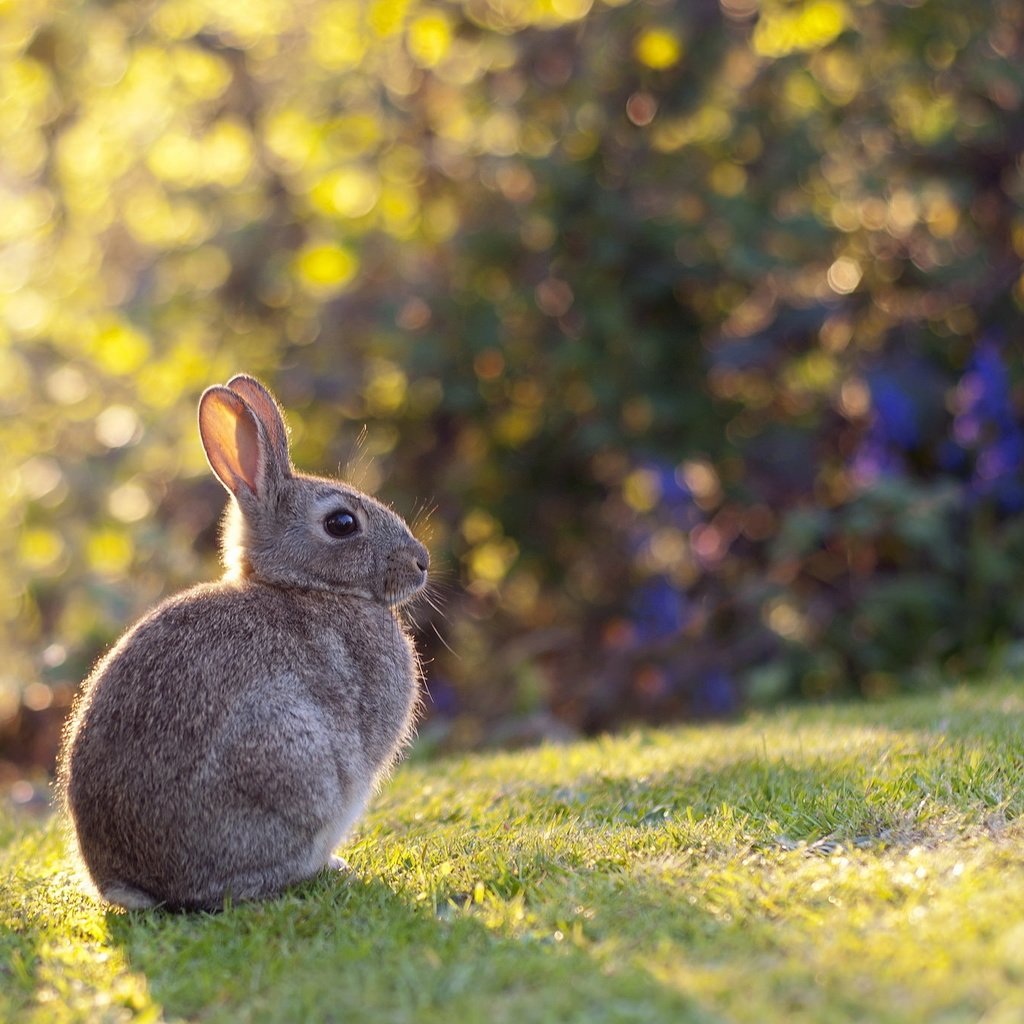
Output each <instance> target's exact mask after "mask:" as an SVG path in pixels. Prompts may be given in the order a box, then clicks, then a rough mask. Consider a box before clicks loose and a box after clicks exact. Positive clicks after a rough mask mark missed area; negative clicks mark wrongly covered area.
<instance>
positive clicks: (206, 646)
mask: <svg viewBox="0 0 1024 1024" xmlns="http://www.w3.org/2000/svg"><path fill="white" fill-rule="evenodd" d="M199 432H200V435H201V437H202V441H203V447H204V448H205V449H206V456H207V458H208V459H209V462H210V466H211V467H212V468H213V471H214V473H215V474H216V475H217V477H218V479H219V480H220V481H221V483H222V484H224V486H225V487H226V488H227V489H228V491H229V492H230V493H231V495H232V497H233V499H234V500H233V501H232V502H231V503H230V507H229V510H228V516H227V519H226V524H225V531H224V543H223V549H224V550H223V557H224V563H225V567H226V572H225V575H224V577H223V578H222V579H221V580H220V581H219V582H217V583H207V584H200V585H199V586H197V587H194V588H192V589H191V590H188V591H186V592H185V593H182V594H179V595H177V596H175V597H172V598H170V599H169V600H167V601H165V602H164V603H163V604H161V605H160V606H159V607H157V608H156V609H155V610H154V611H152V612H150V614H148V615H147V616H146V617H145V618H143V619H142V620H141V621H140V622H138V623H136V624H135V625H134V626H133V627H132V628H131V629H129V630H128V632H126V633H125V634H124V636H122V637H121V639H120V640H119V641H118V642H117V644H116V645H115V646H114V648H113V650H111V651H110V652H109V653H108V654H107V655H106V656H105V657H104V658H103V659H102V660H101V661H100V662H99V664H98V665H97V666H96V668H95V670H94V671H93V673H92V675H91V676H90V677H89V678H88V679H87V680H86V682H85V685H84V687H83V690H82V693H81V696H80V697H79V699H78V701H77V704H76V706H75V708H74V711H73V713H72V716H71V719H70V720H69V722H68V725H67V727H66V729H65V734H64V743H63V747H62V752H61V756H60V762H59V769H58V786H59V789H60V791H61V793H62V796H63V799H64V802H65V805H66V807H67V809H68V811H69V812H70V817H71V820H72V822H73V826H74V831H75V836H76V839H77V842H78V848H79V850H80V852H81V856H82V860H83V861H84V863H85V866H86V868H87V869H88V871H89V874H90V876H91V877H92V880H93V882H94V883H95V885H96V887H97V889H99V891H100V893H101V894H102V895H103V896H104V897H105V898H106V899H108V900H109V901H110V902H112V903H117V904H120V905H121V906H123V907H129V908H142V907H153V906H157V905H160V904H163V905H166V906H168V907H172V908H180V909H193V908H195V909H201V908H205V909H216V908H218V907H220V906H222V905H223V901H224V899H225V898H226V897H230V898H232V899H235V900H246V899H258V898H260V897H264V896H269V895H271V894H272V893H275V892H277V891H279V890H280V889H282V888H283V887H284V886H287V885H289V884H291V883H293V882H297V881H299V880H301V879H304V878H309V877H310V876H312V875H314V874H316V873H317V872H319V871H320V870H322V869H323V868H325V867H327V866H331V865H333V866H342V865H344V862H343V861H339V860H337V859H336V858H334V857H332V852H333V851H334V849H335V848H336V847H337V846H338V844H339V843H340V842H341V841H342V839H344V837H345V835H346V834H347V832H348V831H349V829H350V828H351V827H352V824H353V823H354V822H355V820H356V819H357V818H358V817H359V815H360V813H361V812H362V810H363V808H364V806H365V805H366V801H367V799H368V798H369V796H370V794H371V793H372V792H373V789H374V787H375V785H376V784H377V782H378V781H379V780H380V778H381V776H382V775H383V774H384V773H385V772H387V770H388V769H389V768H390V767H391V765H392V764H393V763H394V761H395V759H396V757H397V755H398V753H399V751H400V749H401V748H402V746H403V744H404V743H406V742H407V740H408V738H409V736H410V732H411V729H412V724H413V717H414V709H415V707H416V704H417V698H418V682H417V678H418V671H417V661H416V656H415V653H414V650H413V647H412V644H411V642H410V639H409V637H408V636H407V634H406V632H405V630H404V629H403V627H402V624H401V623H400V622H399V620H398V618H397V617H396V615H395V609H396V608H397V606H398V605H400V604H402V603H403V602H404V601H406V600H408V599H409V598H410V597H412V596H413V595H414V594H416V593H417V592H418V591H419V590H420V589H421V588H422V587H423V586H424V584H425V583H426V579H427V567H428V564H429V558H428V555H427V550H426V548H425V547H424V546H423V545H422V544H421V543H420V542H419V541H417V540H416V539H415V537H413V535H412V534H411V533H410V531H409V528H408V526H407V525H406V524H405V522H404V521H403V520H402V519H400V518H399V517H398V516H397V515H396V514H395V513H394V512H392V511H390V510H389V509H387V508H385V507H384V506H383V505H382V504H380V502H378V501H376V500H374V499H373V498H371V497H369V496H368V495H366V494H363V493H361V492H360V491H357V490H355V489H354V488H351V487H347V486H345V485H344V484H341V483H338V482H336V481H334V480H328V479H323V478H320V477H314V476H307V475H306V474H303V473H298V472H296V471H295V470H294V469H293V467H292V465H291V461H290V458H289V451H288V435H287V431H286V428H285V425H284V420H283V419H282V417H281V412H280V410H279V409H278V406H277V403H276V402H275V401H274V398H273V396H271V394H270V393H269V392H268V391H267V390H266V389H265V388H264V387H263V385H261V384H260V383H259V382H258V381H256V380H254V379H253V378H252V377H247V376H238V377H235V378H233V379H232V380H230V381H228V384H227V386H226V387H220V386H216V387H211V388H208V389H207V390H206V391H205V392H204V394H203V396H202V398H201V399H200V401H199Z"/></svg>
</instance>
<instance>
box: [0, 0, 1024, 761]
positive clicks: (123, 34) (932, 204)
mask: <svg viewBox="0 0 1024 1024" xmlns="http://www.w3.org/2000/svg"><path fill="white" fill-rule="evenodd" d="M2 31H3V33H4V37H3V38H4V46H5V48H6V51H7V52H8V54H10V55H11V59H10V60H9V61H8V62H7V65H6V69H5V71H4V74H5V76H6V82H5V87H6V88H5V92H6V93H7V94H8V95H9V97H10V102H9V105H8V113H7V114H5V116H4V119H3V121H2V123H0V135H2V140H0V141H2V143H3V145H4V150H5V159H6V163H7V168H8V169H7V171H6V172H5V173H6V177H5V181H4V185H3V192H2V195H0V207H2V208H3V211H4V216H3V217H2V218H0V223H2V224H3V228H2V230H3V232H4V234H5V241H6V242H7V243H8V248H7V251H6V256H5V258H4V261H3V264H2V268H0V281H2V286H0V293H2V295H0V306H2V316H3V322H4V324H5V325H6V326H5V328H4V330H5V331H6V337H7V339H8V343H7V344H6V345H5V346H4V347H3V348H0V375H2V379H3V380H4V381H5V389H4V396H3V399H2V401H3V409H4V413H5V416H4V418H3V423H2V426H0V431H2V437H0V448H2V450H3V452H4V456H3V457H4V459H5V460H6V463H7V468H8V469H9V470H11V471H13V472H12V473H11V476H10V478H11V479H12V481H13V483H12V484H11V486H10V487H8V488H7V490H6V492H5V496H4V497H3V499H2V502H3V505H2V507H3V512H4V515H5V517H6V521H7V524H8V527H9V528H8V529H7V530H6V531H3V534H2V535H0V559H2V564H3V566H4V572H3V574H2V578H3V581H4V582H3V584H2V586H3V593H2V595H0V596H2V602H3V609H4V620H5V622H6V626H5V627H4V628H5V630H6V637H5V638H6V639H7V641H8V643H9V646H10V647H11V649H12V650H13V651H14V652H15V654H14V655H13V656H12V658H11V659H10V661H9V663H8V665H7V667H6V673H7V678H6V681H5V682H4V684H3V686H2V687H0V692H2V693H3V694H4V695H5V696H4V698H3V699H4V700H5V701H6V703H5V704H4V706H3V708H0V718H2V717H4V715H6V716H7V717H8V719H10V717H11V716H12V715H15V714H21V715H22V716H24V715H28V714H31V713H35V712H39V713H43V712H45V709H46V708H47V707H48V706H50V705H53V706H55V707H58V708H60V707H61V706H62V705H63V704H64V703H66V700H67V699H68V695H69V694H70V692H71V690H72V688H73V686H74V685H75V684H76V683H77V681H78V680H79V679H80V678H81V676H82V675H83V674H84V672H85V671H86V670H87V668H88V664H89V663H90V661H91V660H92V659H93V658H94V657H95V655H96V654H97V652H98V651H99V650H101V649H102V648H103V647H104V646H105V645H107V644H108V643H110V642H111V640H112V639H113V638H114V637H115V636H116V634H117V632H118V631H119V630H120V629H121V628H122V626H123V625H124V623H125V621H126V620H127V619H129V618H130V617H131V616H132V615H134V614H137V613H139V612H141V611H142V610H143V609H144V608H145V607H147V606H148V605H149V604H150V603H151V602H152V601H154V600H155V599H157V598H158V597H159V596H160V595H161V594H163V593H166V592H167V591H168V590H172V589H174V588H176V587H178V586H180V585H183V584H185V583H187V582H190V581H192V580H194V579H196V578H199V577H203V576H207V575H209V573H210V572H211V569H212V566H213V561H214V539H215V529H214V520H215V517H216V514H217V510H218V508H219V507H220V505H221V503H222V500H223V495H222V492H221V491H220V489H219V488H218V487H217V485H216V484H215V483H213V482H212V481H211V480H210V479H209V477H208V474H207V473H206V471H205V469H204V466H203V462H202V455H201V452H200V449H199V446H198V444H197V443H196V438H195V430H194V426H193V403H194V400H195V398H196V397H197V395H198V392H199V391H200V390H201V388H202V387H203V386H205V385H206V384H207V383H209V382H211V381H213V380H220V379H224V378H226V377H228V376H229V375H230V374H231V373H233V372H235V371H237V370H240V369H245V370H248V371H250V372H255V373H257V374H259V375H261V376H263V377H264V378H265V379H267V380H268V382H269V383H270V384H271V385H273V386H274V387H275V388H276V389H277V390H278V392H279V394H280V396H281V398H282V400H283V402H284V404H285V406H286V408H287V409H288V410H289V412H290V420H291V424H292V426H293V429H294V441H295V448H296V457H297V461H298V462H299V464H300V465H303V466H309V467H317V468H322V467H326V468H328V469H330V468H332V467H334V466H337V465H342V464H346V463H348V462H349V461H350V460H351V459H352V457H353V455H354V454H355V453H356V451H357V450H358V452H360V453H361V455H362V456H365V458H362V459H360V460H358V461H359V462H360V463H361V464H362V478H361V479H362V483H364V484H365V485H366V486H368V487H370V488H374V487H377V486H382V487H383V493H384V494H385V495H386V496H387V497H389V498H390V499H392V500H394V501H395V502H396V504H397V505H398V507H399V508H401V509H402V510H403V511H411V510H412V509H414V508H415V507H416V502H417V501H423V502H426V507H427V508H429V509H431V510H432V511H431V513H430V515H429V517H428V518H429V529H430V530H431V531H432V545H433V547H434V549H435V553H436V555H437V556H439V558H440V560H441V561H442V562H446V563H447V564H448V566H449V567H450V568H449V572H450V576H449V579H450V581H451V582H450V586H449V597H450V600H449V602H448V612H447V617H446V618H442V617H435V616H434V613H433V611H430V610H429V609H427V610H426V611H423V610H421V612H420V613H419V614H418V618H419V620H420V626H421V629H422V631H423V637H424V643H425V646H426V649H427V653H428V657H429V663H428V676H429V680H430V683H431V691H432V694H433V700H434V702H435V708H436V710H437V711H438V712H440V713H442V714H441V717H442V718H444V719H445V720H447V721H450V722H452V723H454V730H453V731H452V733H451V741H452V742H472V741H474V740H475V739H477V738H478V737H479V735H480V731H479V723H480V722H481V721H488V720H493V719H495V718H497V717H499V716H502V715H508V714H512V713H515V714H519V715H531V714H532V713H534V712H538V711H540V712H554V714H555V715H556V716H558V717H559V718H561V719H563V720H566V721H568V722H570V723H572V724H573V725H576V726H579V727H583V728H588V729H595V728H602V727H605V726H608V725H612V724H614V723H616V722H618V721H620V720H621V719H622V718H623V717H635V716H638V715H639V716H650V717H663V716H665V715H679V714H687V715H694V714H698V715H705V714H722V713H727V712H729V711H730V710H732V709H733V708H734V707H736V706H737V704H738V702H739V701H740V700H741V699H742V697H743V696H744V694H745V693H748V692H752V693H753V694H754V695H758V696H760V697H761V698H764V699H768V698H769V697H779V696H782V695H791V694H795V693H804V694H808V695H818V694H823V693H837V692H849V691H855V690H858V689H860V690H862V691H866V692H870V693H875V692H878V691H880V690H882V689H886V688H891V687H895V686H905V685H911V686H912V685H919V684H920V685H924V684H926V683H927V681H928V680H929V679H930V678H931V677H932V674H933V672H934V670H935V669H936V667H937V666H942V665H948V666H952V667H953V668H955V669H956V670H958V671H959V670H961V669H962V668H965V667H970V666H971V665H973V664H976V663H978V662H979V661H982V660H984V659H985V658H986V657H987V654H986V652H987V651H989V650H990V648H991V645H992V644H993V642H997V641H1003V640H1010V639H1012V638H1014V637H1016V636H1018V635H1019V634H1020V621H1021V617H1022V604H1021V600H1022V598H1021V592H1020V586H1019V585H1018V583H1017V580H1018V579H1020V578H1021V576H1022V573H1021V572H1020V569H1021V568H1022V565H1021V561H1022V554H1021V542H1020V531H1021V526H1020V519H1019V512H1020V510H1021V508H1022V506H1024V485H1022V484H1021V482H1020V470H1021V467H1022V461H1024V434H1022V432H1021V409H1020V406H1021V391H1020V385H1019V383H1018V374H1017V372H1016V368H1015V362H1016V361H1015V360H1014V359H1012V358H1011V357H1010V353H1011V352H1013V351H1014V349H1013V346H1014V345H1015V344H1016V342H1017V340H1018V339H1019V338H1020V337H1021V314H1022V306H1024V294H1022V286H1021V277H1020V266H1021V255H1022V253H1024V216H1022V213H1021V204H1022V198H1024V171H1022V167H1021V164H1020V160H1019V154H1020V151H1021V141H1022V140H1021V129H1020V125H1021V119H1020V107H1021V96H1022V91H1024V71H1022V68H1024V61H1022V59H1021V32H1022V24H1021V15H1020V11H1019V9H1018V6H1017V5H1015V4H1013V3H1010V2H1008V0H1003V2H994V0H993V2H982V3H978V4H974V5H972V6H971V7H970V9H965V8H964V7H963V5H962V4H959V3H953V2H952V0H926V2H923V3H916V4H906V5H905V4H902V3H897V2H892V3H877V4H871V5H860V4H853V3H847V2H843V0H806V2H795V3H783V2H781V0H762V2H760V3H755V2H753V0H749V2H748V0H722V3H721V4H719V3H717V2H710V0H700V2H697V3H693V2H689V3H675V4H673V3H654V2H647V3H643V2H633V3H624V4H619V3H595V4H593V5H591V4H590V3H589V2H587V0H567V2H563V0H558V2H554V0H551V2H548V0H515V2H506V0H466V2H464V3H460V4H441V3H434V2H430V0H409V2H405V3H397V2H393V0H376V2H374V3H372V4H370V5H369V6H366V5H363V4H361V3H358V2H357V0H311V2H310V3H307V4H304V5H302V6H301V8H294V9H293V8H292V7H291V6H289V5H278V4H274V3H271V2H269V0H255V2H254V3H252V4H248V5H245V7H244V8H238V9H237V10H236V9H235V8H233V7H232V6H231V5H219V8H214V7H206V6H203V5H199V4H190V3H184V2H180V0H154V2H152V3H149V4H100V3H86V4H81V5H75V6H72V7H67V6H65V5H61V4H56V3H54V4H45V3H40V4H33V5H21V6H20V7H18V9H17V10H16V11H15V12H14V13H13V14H12V15H11V18H10V19H9V20H8V23H7V24H6V26H5V27H4V29H3V30H2ZM1011 366H1013V367H1014V369H1013V370H1012V371H1011V369H1010V367H1011ZM362 424H365V434H364V435H363V439H362V441H361V442H359V443H357V441H356V438H357V435H358V431H359V427H360V425H362ZM437 633H441V634H444V636H445V638H446V640H447V642H448V644H450V645H451V647H452V648H453V649H454V650H455V651H456V652H458V657H453V656H451V655H450V654H449V653H448V652H447V650H446V649H445V648H444V647H443V646H442V645H441V643H440V641H439V640H438V638H437V635H436V634H437ZM19 708H21V709H22V710H21V711H20V712H19V710H18V709H19ZM33 709H34V711H33ZM55 714H56V713H55ZM11 721H13V719H12V720H11ZM541 721H542V722H543V721H547V719H542V720H541ZM23 726H24V719H22V720H21V726H20V727H23ZM10 728H14V726H13V725H11V726H10Z"/></svg>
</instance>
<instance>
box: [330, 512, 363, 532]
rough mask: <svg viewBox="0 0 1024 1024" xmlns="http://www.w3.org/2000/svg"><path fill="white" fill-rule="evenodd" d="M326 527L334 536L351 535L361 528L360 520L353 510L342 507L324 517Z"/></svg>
mask: <svg viewBox="0 0 1024 1024" xmlns="http://www.w3.org/2000/svg"><path fill="white" fill-rule="evenodd" d="M324 529H325V530H326V531H327V532H328V533H329V534H330V535H331V536H332V537H351V536H352V534H353V533H355V532H356V531H357V530H358V529H359V521H358V520H357V519H356V517H355V516H354V515H352V513H351V512H347V511H345V509H343V508H340V509H338V511H337V512H332V513H331V514H330V515H329V516H327V518H326V519H324Z"/></svg>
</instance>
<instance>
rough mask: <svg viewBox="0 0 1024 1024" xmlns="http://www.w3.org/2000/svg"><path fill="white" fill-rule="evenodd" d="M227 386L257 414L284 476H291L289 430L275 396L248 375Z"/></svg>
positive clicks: (233, 380) (239, 376) (238, 377)
mask: <svg viewBox="0 0 1024 1024" xmlns="http://www.w3.org/2000/svg"><path fill="white" fill-rule="evenodd" d="M227 386H228V387H229V388H230V389H231V390H232V391H234V392H235V394H236V395H240V396H241V397H242V398H243V399H244V400H245V402H246V404H247V405H248V406H249V408H250V409H252V411H253V412H254V413H255V414H256V418H257V419H258V420H259V421H260V423H261V424H262V426H263V429H264V430H265V431H266V434H267V439H268V440H269V441H270V446H271V449H272V452H273V457H274V459H275V460H276V461H277V464H278V469H279V471H280V472H281V474H282V476H291V457H290V455H289V452H288V428H287V427H286V426H285V423H284V416H283V415H282V414H281V407H280V406H279V405H278V404H277V402H276V400H275V399H274V396H273V395H272V394H271V393H270V392H269V391H268V390H267V389H266V388H265V387H264V386H263V385H262V384H261V383H260V382H259V381H258V380H257V379H256V378H255V377H250V376H249V375H248V374H247V373H240V374H238V375H237V376H236V377H232V378H231V380H229V381H228V384H227Z"/></svg>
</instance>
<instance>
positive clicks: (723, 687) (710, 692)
mask: <svg viewBox="0 0 1024 1024" xmlns="http://www.w3.org/2000/svg"><path fill="white" fill-rule="evenodd" d="M738 703H739V698H738V694H737V690H736V683H735V681H734V680H733V678H732V676H731V675H729V673H728V672H725V671H723V670H722V669H715V670H714V671H712V672H709V673H707V674H706V675H705V676H703V678H701V680H700V682H699V683H698V684H697V688H696V690H695V691H694V694H693V710H694V712H695V713H696V714H697V715H700V716H702V717H703V716H707V717H719V716H722V715H728V714H731V713H732V712H733V711H735V710H736V707H737V705H738Z"/></svg>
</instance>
